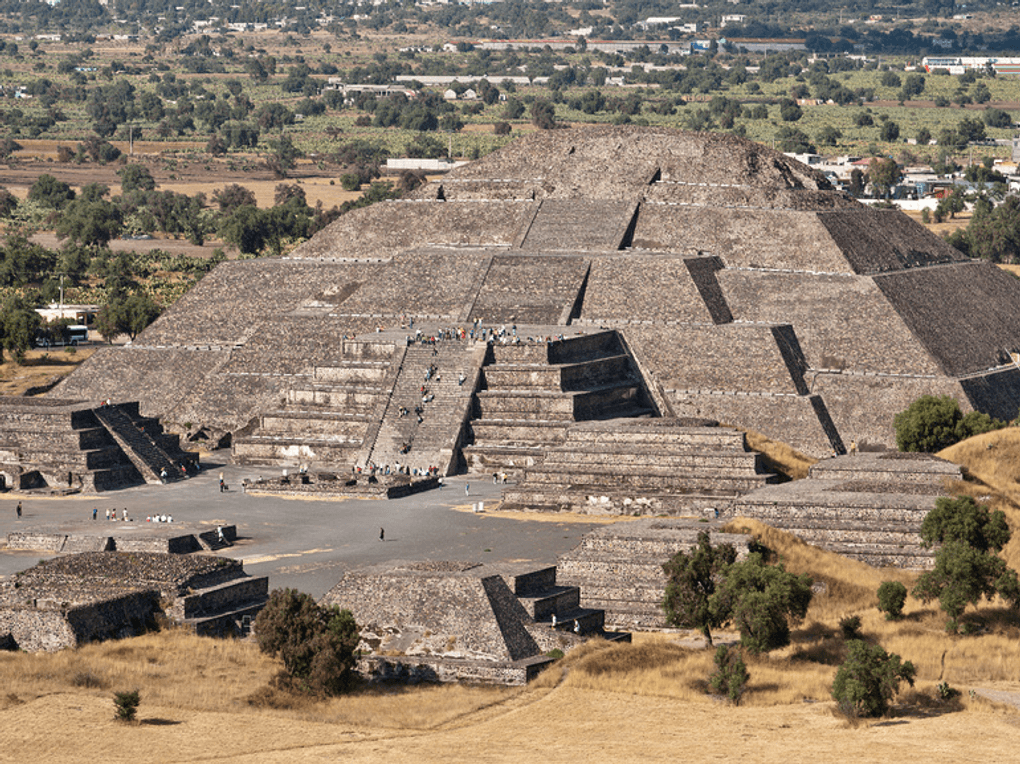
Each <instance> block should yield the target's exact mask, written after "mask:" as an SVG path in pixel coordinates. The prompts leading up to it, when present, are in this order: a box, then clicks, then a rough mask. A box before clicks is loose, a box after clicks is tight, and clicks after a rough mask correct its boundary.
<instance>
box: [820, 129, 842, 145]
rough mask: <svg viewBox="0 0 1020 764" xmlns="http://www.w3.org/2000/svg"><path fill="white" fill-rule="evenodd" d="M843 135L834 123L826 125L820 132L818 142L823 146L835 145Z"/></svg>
mask: <svg viewBox="0 0 1020 764" xmlns="http://www.w3.org/2000/svg"><path fill="white" fill-rule="evenodd" d="M842 137H843V133H842V132H840V130H839V129H838V128H835V127H833V126H832V125H826V126H825V127H823V128H822V130H821V132H819V133H818V143H819V144H821V145H822V146H835V145H836V144H837V143H839V141H840V139H841V138H842Z"/></svg>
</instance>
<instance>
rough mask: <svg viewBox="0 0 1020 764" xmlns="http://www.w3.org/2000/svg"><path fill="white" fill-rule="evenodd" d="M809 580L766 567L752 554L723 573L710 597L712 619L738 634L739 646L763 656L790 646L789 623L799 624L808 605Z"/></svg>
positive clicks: (806, 577)
mask: <svg viewBox="0 0 1020 764" xmlns="http://www.w3.org/2000/svg"><path fill="white" fill-rule="evenodd" d="M811 583H812V582H811V579H810V578H809V577H808V576H805V575H799V576H798V575H796V574H794V573H788V572H787V571H786V569H785V568H784V567H783V566H782V565H767V564H766V563H765V560H764V558H763V556H762V554H761V553H760V552H753V553H751V554H749V555H748V556H747V558H746V559H745V560H742V561H741V562H736V563H733V565H730V566H729V568H727V569H726V572H725V575H724V577H723V581H722V583H721V584H720V585H719V586H718V587H717V589H716V591H715V594H713V595H712V602H711V607H712V611H713V615H714V617H715V618H716V619H717V620H719V621H722V622H727V621H728V622H731V623H732V624H733V625H734V626H736V627H737V629H738V630H739V631H740V644H741V645H743V646H744V648H746V649H747V650H749V651H750V652H752V653H763V652H768V651H769V650H775V649H777V648H780V647H784V646H785V645H788V644H789V643H790V620H800V619H802V618H803V617H804V616H805V615H806V614H807V609H808V605H810V604H811V596H812V592H811Z"/></svg>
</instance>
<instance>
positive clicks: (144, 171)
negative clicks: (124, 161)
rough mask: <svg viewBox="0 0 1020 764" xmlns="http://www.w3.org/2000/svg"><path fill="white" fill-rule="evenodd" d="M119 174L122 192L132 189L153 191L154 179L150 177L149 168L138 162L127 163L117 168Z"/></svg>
mask: <svg viewBox="0 0 1020 764" xmlns="http://www.w3.org/2000/svg"><path fill="white" fill-rule="evenodd" d="M117 174H118V175H119V176H120V188H121V192H122V193H125V194H127V193H130V192H132V191H136V190H137V191H154V190H155V189H156V179H155V178H153V177H152V173H151V172H149V168H148V167H145V166H143V165H140V164H134V163H132V164H128V165H125V166H124V167H122V168H121V169H119V170H117Z"/></svg>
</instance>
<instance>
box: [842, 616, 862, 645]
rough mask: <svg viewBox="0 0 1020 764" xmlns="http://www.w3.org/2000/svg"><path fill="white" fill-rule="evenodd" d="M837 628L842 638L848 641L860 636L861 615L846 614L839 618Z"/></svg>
mask: <svg viewBox="0 0 1020 764" xmlns="http://www.w3.org/2000/svg"><path fill="white" fill-rule="evenodd" d="M839 630H840V632H842V634H843V639H845V640H846V641H847V642H849V641H850V640H851V639H860V638H861V617H860V616H859V615H848V616H847V617H846V618H840V619H839Z"/></svg>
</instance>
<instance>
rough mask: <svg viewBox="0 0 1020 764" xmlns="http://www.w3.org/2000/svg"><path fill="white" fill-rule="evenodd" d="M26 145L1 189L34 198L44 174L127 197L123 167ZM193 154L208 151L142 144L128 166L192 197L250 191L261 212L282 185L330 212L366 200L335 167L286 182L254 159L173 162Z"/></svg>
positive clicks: (305, 163)
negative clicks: (64, 158) (60, 158)
mask: <svg viewBox="0 0 1020 764" xmlns="http://www.w3.org/2000/svg"><path fill="white" fill-rule="evenodd" d="M21 143H22V145H23V146H24V149H23V150H21V151H19V152H17V155H16V159H15V160H14V161H13V162H9V163H6V164H0V186H4V187H6V188H8V189H9V190H10V191H11V193H13V194H14V195H15V196H17V197H18V198H20V199H24V198H25V197H27V196H28V189H29V187H30V186H31V185H32V184H33V183H34V182H35V181H36V179H37V178H38V177H39V176H40V175H42V174H49V175H52V176H54V177H55V178H57V179H58V180H62V181H64V182H65V183H67V184H69V185H71V186H72V187H74V188H76V189H80V188H81V187H82V186H83V185H85V184H86V183H103V184H105V185H107V186H109V187H110V193H111V194H114V195H116V194H119V193H120V192H121V188H120V177H119V176H118V175H117V171H118V170H119V169H121V168H122V167H123V163H121V162H113V163H110V164H106V165H97V164H73V163H62V162H57V161H56V156H57V146H58V145H61V144H63V145H71V142H68V141H43V140H25V141H21ZM113 144H114V145H115V146H117V147H118V148H120V149H121V150H122V151H124V153H125V155H126V154H127V151H128V146H127V143H125V142H118V141H113ZM122 144H123V145H122ZM189 149H204V144H201V145H199V144H190V143H158V142H142V141H138V142H136V143H135V154H134V156H132V157H129V158H128V161H131V162H136V163H139V164H143V165H145V167H146V168H147V169H148V170H149V172H150V173H151V174H152V177H153V178H154V179H155V180H156V184H157V186H158V188H159V189H160V190H163V191H175V192H177V193H181V194H189V195H193V194H196V193H198V192H203V193H205V194H206V196H208V197H211V196H212V192H213V191H215V190H216V189H220V188H223V187H224V186H226V185H228V184H231V183H236V184H238V185H241V186H244V187H246V188H248V189H250V190H251V191H252V193H254V194H255V198H256V200H257V202H258V205H259V206H260V207H271V206H272V205H273V192H274V190H275V189H276V186H277V185H278V184H280V183H297V184H298V185H300V186H301V187H302V188H304V190H305V194H306V198H307V200H308V204H310V205H311V206H313V207H314V206H315V204H316V203H317V202H319V201H321V202H322V204H323V206H325V207H332V206H334V205H338V204H342V203H343V202H345V201H348V200H351V199H356V198H357V197H358V196H359V195H360V193H359V192H357V191H345V190H344V189H343V187H342V186H341V185H340V181H339V179H338V175H337V172H336V168H335V167H334V168H328V167H327V168H326V169H325V170H320V169H319V168H318V166H317V165H316V164H315V163H314V162H312V161H310V160H307V159H305V160H299V161H298V163H297V166H296V167H295V169H294V170H293V171H292V172H291V177H289V178H284V179H280V178H277V177H276V176H274V175H273V173H272V172H271V171H270V170H268V169H267V168H266V167H265V166H264V165H263V163H262V160H261V159H260V158H259V157H257V156H254V155H251V156H248V155H232V156H231V157H230V158H229V159H214V158H212V157H209V156H206V155H203V154H198V155H195V154H177V155H175V156H171V152H174V151H186V150H189ZM231 167H233V168H234V169H231Z"/></svg>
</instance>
